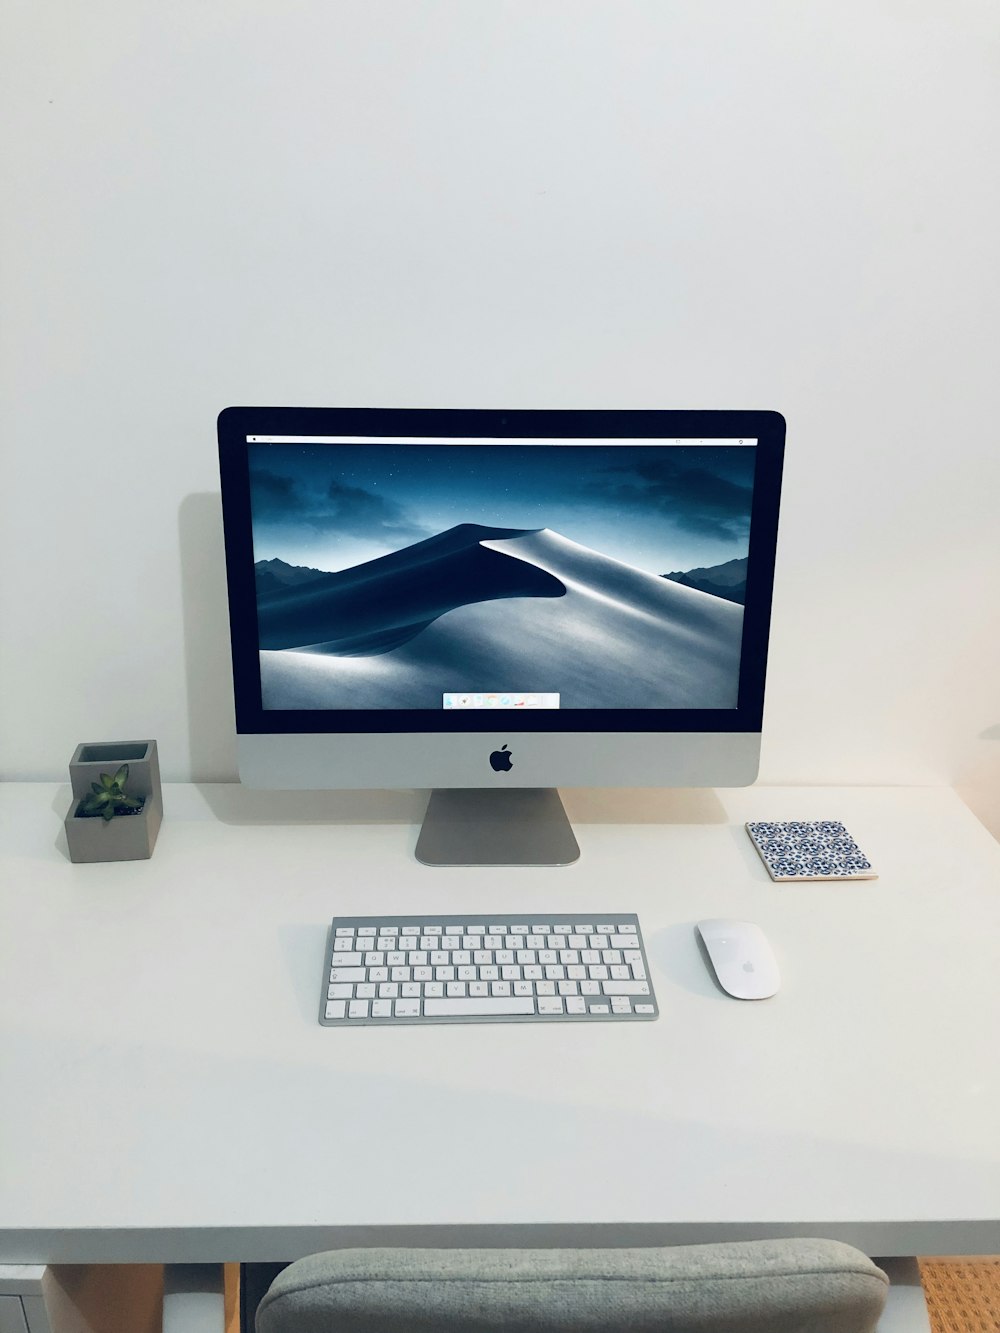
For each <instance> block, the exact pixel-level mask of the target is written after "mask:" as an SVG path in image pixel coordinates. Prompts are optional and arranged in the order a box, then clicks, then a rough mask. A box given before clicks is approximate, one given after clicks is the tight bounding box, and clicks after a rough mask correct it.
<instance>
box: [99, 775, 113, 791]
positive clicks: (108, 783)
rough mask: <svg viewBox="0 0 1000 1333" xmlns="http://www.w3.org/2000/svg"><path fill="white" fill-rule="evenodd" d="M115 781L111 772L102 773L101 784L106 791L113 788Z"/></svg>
mask: <svg viewBox="0 0 1000 1333" xmlns="http://www.w3.org/2000/svg"><path fill="white" fill-rule="evenodd" d="M114 783H115V780H114V778H113V777H112V776H111V774H110V773H102V774H101V786H102V787H103V788H104V790H105V791H110V790H111V788H112V787H113V786H114Z"/></svg>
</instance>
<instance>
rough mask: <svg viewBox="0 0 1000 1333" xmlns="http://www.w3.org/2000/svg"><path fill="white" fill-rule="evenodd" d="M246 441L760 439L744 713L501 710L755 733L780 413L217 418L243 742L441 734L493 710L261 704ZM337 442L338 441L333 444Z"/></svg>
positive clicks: (525, 723) (422, 412)
mask: <svg viewBox="0 0 1000 1333" xmlns="http://www.w3.org/2000/svg"><path fill="white" fill-rule="evenodd" d="M248 435H315V436H324V435H361V436H374V437H380V436H381V437H384V438H386V440H387V441H388V442H391V440H392V439H393V437H400V436H402V437H407V438H411V437H420V436H427V437H430V438H436V437H445V438H447V437H449V436H454V437H467V436H471V437H494V438H497V439H510V440H517V439H546V438H550V439H553V440H557V439H572V438H579V439H602V438H607V439H619V440H621V439H635V440H641V439H699V440H700V439H704V440H709V439H712V438H715V439H740V438H754V439H756V440H757V446H756V466H755V470H754V490H753V502H752V509H751V523H750V546H749V559H748V566H747V589H746V603H745V607H744V626H743V644H742V652H741V656H740V680H739V693H738V704H737V707H736V708H721V709H715V708H712V709H707V708H676V709H660V708H650V709H641V708H639V709H636V708H629V709H616V708H602V709H596V708H595V709H584V708H581V709H546V710H544V712H538V713H524V712H520V711H518V712H515V711H514V710H513V709H505V710H504V713H503V719H502V720H503V727H504V731H505V733H508V732H509V733H511V734H515V733H528V732H541V733H558V732H577V733H580V732H583V733H588V732H594V733H601V732H616V733H622V732H644V733H648V732H661V733H666V734H669V733H677V732H726V733H728V732H757V731H760V728H761V722H762V719H763V711H764V679H765V673H766V668H767V650H768V636H769V632H770V621H771V595H772V589H773V584H774V560H775V550H776V545H777V532H778V508H779V496H780V488H781V471H782V462H783V457H784V441H785V420H784V418H783V417H782V416H781V415H780V413H778V412H757V411H746V412H740V411H706V412H701V411H672V410H657V411H642V410H633V409H628V410H623V411H599V410H581V409H575V410H566V411H560V410H541V411H531V410H514V411H501V410H493V409H461V408H459V409H451V408H449V409H431V408H415V409H405V408H404V409H401V408H317V407H228V408H226V409H225V410H224V411H223V412H221V413H220V415H219V420H218V436H219V466H220V475H221V481H222V513H223V528H224V537H225V549H226V574H227V580H228V588H229V625H230V642H231V646H232V655H233V684H234V693H235V703H236V729H237V732H239V733H240V734H241V735H282V734H283V735H302V734H328V735H329V734H332V735H336V734H348V733H349V734H356V735H360V734H365V733H383V734H384V733H394V732H399V733H418V734H426V733H432V732H436V733H443V734H449V733H454V734H467V733H471V734H480V733H492V732H494V731H495V730H496V727H497V723H498V716H497V714H496V713H495V712H492V711H491V712H489V713H486V712H480V711H479V710H471V709H470V710H468V711H466V710H444V709H442V710H441V711H440V712H438V711H436V710H432V709H379V710H375V709H315V710H305V709H301V710H278V709H264V708H263V707H262V706H261V689H260V658H259V648H258V637H257V595H256V581H255V576H254V563H253V532H252V525H251V508H250V474H249V454H248V447H247V438H246V437H247V436H248ZM331 447H336V446H331Z"/></svg>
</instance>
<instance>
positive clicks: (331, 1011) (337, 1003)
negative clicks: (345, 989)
mask: <svg viewBox="0 0 1000 1333" xmlns="http://www.w3.org/2000/svg"><path fill="white" fill-rule="evenodd" d="M346 1010H347V1001H346V1000H327V1003H326V1016H327V1018H343V1017H344V1014H345V1012H346Z"/></svg>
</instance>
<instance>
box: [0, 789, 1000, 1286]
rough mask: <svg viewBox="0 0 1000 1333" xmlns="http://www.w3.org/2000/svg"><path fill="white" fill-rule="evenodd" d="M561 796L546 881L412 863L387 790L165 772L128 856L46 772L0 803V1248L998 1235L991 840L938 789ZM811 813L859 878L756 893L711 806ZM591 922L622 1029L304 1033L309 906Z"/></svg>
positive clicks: (4, 1256)
mask: <svg viewBox="0 0 1000 1333" xmlns="http://www.w3.org/2000/svg"><path fill="white" fill-rule="evenodd" d="M564 795H565V797H566V804H567V807H568V809H569V811H570V815H571V818H572V819H573V821H574V825H575V828H576V831H577V834H578V837H579V841H580V845H581V849H582V857H581V860H580V861H579V863H578V864H577V865H576V866H573V867H569V868H567V869H561V870H520V871H512V872H506V871H501V870H478V871H468V870H450V871H435V870H429V869H427V868H426V867H423V866H421V865H419V864H417V863H416V862H415V861H414V859H413V855H412V853H413V845H414V842H415V838H416V831H417V830H416V827H415V825H416V822H417V821H418V819H419V816H420V812H421V810H422V806H423V803H424V799H425V798H424V797H422V796H421V795H419V794H416V793H401V794H400V793H397V794H394V795H393V794H386V795H382V796H380V795H372V794H363V793H362V794H358V793H355V794H347V793H345V794H335V793H330V794H327V795H323V796H314V795H311V794H310V795H305V796H295V795H293V794H285V793H282V794H279V795H277V796H275V797H269V796H267V795H265V794H263V793H253V792H247V791H243V790H242V789H240V788H238V787H221V786H217V787H212V786H203V787H197V788H196V787H167V789H166V792H165V799H164V806H165V812H166V813H165V817H164V823H163V828H162V831H161V833H160V838H159V842H158V845H157V847H156V851H155V853H154V856H153V859H152V860H151V861H148V862H134V863H130V864H117V865H94V866H74V865H71V864H70V863H69V862H68V861H67V859H66V856H65V851H64V843H63V840H62V835H61V833H60V822H61V819H62V817H63V814H64V812H65V809H66V808H67V806H68V804H69V794H68V788H66V787H56V786H46V785H41V784H8V785H6V786H5V787H3V788H0V827H2V830H3V843H4V851H3V858H2V864H0V881H2V890H0V893H2V903H3V922H4V931H3V944H2V958H0V1012H2V1015H3V1020H2V1033H0V1068H2V1075H3V1086H4V1096H3V1103H2V1106H3V1111H2V1117H3V1133H2V1142H3V1148H2V1164H0V1261H3V1262H11V1263H16V1262H37V1263H41V1262H47V1261H48V1262H52V1261H63V1262H89V1261H144V1260H172V1261H184V1260H188V1261H193V1260H204V1261H209V1260H236V1259H244V1260H254V1259H258V1260H286V1259H291V1258H294V1257H296V1256H298V1255H301V1254H305V1253H308V1252H311V1251H314V1250H318V1249H322V1248H325V1247H330V1246H336V1245H344V1244H393V1243H395V1244H404V1243H407V1244H412V1243H418V1244H419V1243H423V1244H484V1245H488V1244H508V1245H510V1244H529V1243H530V1244H559V1243H562V1244H568V1243H571V1244H669V1243H682V1242H694V1241H708V1240H721V1239H731V1238H749V1237H755V1236H777V1235H790V1234H799V1235H826V1236H832V1237H835V1238H839V1239H843V1240H846V1241H849V1242H852V1243H853V1244H855V1245H857V1246H859V1247H860V1248H861V1249H863V1250H865V1251H867V1252H868V1253H870V1254H878V1255H889V1254H961V1253H980V1254H983V1253H1000V1222H998V1217H1000V1058H998V1051H1000V846H998V845H997V844H996V843H995V842H994V841H993V839H992V838H991V837H990V836H989V834H988V833H987V832H986V831H985V830H984V829H983V828H982V827H981V825H980V824H979V823H978V822H977V821H976V819H975V818H974V816H973V815H972V814H971V813H970V812H969V811H968V810H967V809H966V808H965V806H963V805H962V803H961V802H960V801H959V800H958V798H957V797H956V796H955V795H954V794H953V793H952V792H950V791H948V790H946V789H904V788H896V789H878V790H872V789H858V788H854V789H840V790H826V789H819V788H801V789H791V790H784V789H776V788H760V787H758V788H751V789H747V790H742V791H726V792H721V793H712V792H703V793H695V792H690V793H677V794H674V795H671V794H669V793H605V794H602V795H600V796H597V795H595V794H593V793H589V794H588V793H585V792H579V793H573V792H569V793H564ZM824 817H831V818H841V819H843V820H844V822H845V823H846V824H847V826H848V827H849V829H850V830H851V831H852V832H853V833H854V835H855V837H856V838H857V839H858V841H859V842H860V844H861V845H862V846H863V847H864V849H865V850H866V851H867V852H868V854H869V855H870V856H871V858H872V860H873V862H875V864H876V867H877V868H878V869H879V870H880V872H881V877H880V878H879V879H878V880H876V881H874V882H866V883H847V884H839V883H827V884H817V885H775V884H772V883H771V881H770V880H769V879H768V877H767V875H766V873H765V871H764V869H763V867H762V865H761V864H760V862H759V860H758V858H757V855H756V853H755V852H754V850H753V848H752V847H751V845H750V843H749V840H748V839H747V837H746V834H745V832H744V830H743V828H742V823H743V821H744V820H745V819H749V818H778V819H780V818H824ZM595 818H603V819H605V820H611V821H615V820H617V821H619V822H604V823H599V822H589V821H590V820H592V819H595ZM624 820H634V821H637V822H632V823H626V822H622V821H624ZM656 820H658V821H660V822H653V821H656ZM321 821H322V822H321ZM671 821H674V822H671ZM609 906H615V907H620V908H623V909H628V910H634V911H637V912H638V913H639V916H640V920H641V922H642V926H643V931H644V935H645V939H646V945H647V950H648V954H649V959H650V964H651V967H652V971H653V979H654V982H655V987H656V993H657V996H658V999H659V1002H660V1006H661V1010H662V1016H661V1017H660V1019H659V1020H658V1021H657V1022H655V1023H632V1024H623V1025H609V1024H594V1025H588V1026H586V1027H584V1026H571V1025H569V1024H565V1025H564V1024H540V1025H538V1026H537V1027H530V1026H525V1025H504V1024H483V1025H463V1026H451V1027H441V1026H426V1027H424V1026H421V1027H414V1028H400V1027H389V1028H386V1029H381V1030H376V1029H373V1028H371V1027H364V1028H360V1029H357V1030H354V1031H339V1030H330V1029H325V1028H321V1027H320V1026H319V1024H318V1023H317V1021H316V1016H317V1012H318V993H319V992H318V988H319V986H320V983H321V977H320V972H321V967H322V960H323V950H324V944H325V940H326V931H327V924H328V921H329V918H330V917H331V916H332V915H334V914H335V913H338V914H352V913H361V912H366V911H367V912H373V913H378V912H385V913H403V912H405V911H406V910H407V909H412V910H413V911H414V912H419V911H422V912H440V913H441V914H442V916H446V917H447V918H448V919H449V920H459V919H461V917H462V914H463V911H467V912H482V911H486V912H488V911H490V910H491V909H492V910H497V911H500V910H503V911H510V912H518V913H524V914H525V915H527V916H531V915H536V916H538V915H540V916H542V917H545V918H548V917H550V916H552V917H556V918H558V917H559V916H561V915H565V914H567V913H570V912H583V913H585V914H586V915H587V916H591V915H594V916H597V917H599V916H600V915H601V912H602V909H607V908H608V907H609ZM703 916H734V917H746V918H749V919H752V920H755V921H757V922H759V923H760V924H761V925H762V926H763V927H764V929H765V931H766V932H767V933H768V935H769V937H770V939H771V941H772V943H773V945H774V948H775V952H776V954H777V957H778V961H779V963H780V965H781V969H782V974H783V986H782V989H781V991H780V993H779V994H778V995H777V996H776V997H775V998H774V999H772V1000H767V1001H764V1002H759V1003H741V1002H739V1001H735V1000H731V999H729V998H727V997H726V996H725V995H724V994H723V993H722V992H721V991H720V990H719V989H718V988H717V986H716V985H715V983H714V981H713V980H712V979H711V978H710V976H709V975H708V973H707V971H706V968H705V964H704V963H703V961H702V957H701V955H700V953H699V950H698V948H697V946H696V943H695V939H694V936H693V923H694V922H695V921H696V920H697V919H699V918H700V917H703ZM486 1171H493V1172H495V1179H494V1181H493V1182H492V1183H489V1184H487V1183H484V1178H483V1174H482V1173H483V1172H486Z"/></svg>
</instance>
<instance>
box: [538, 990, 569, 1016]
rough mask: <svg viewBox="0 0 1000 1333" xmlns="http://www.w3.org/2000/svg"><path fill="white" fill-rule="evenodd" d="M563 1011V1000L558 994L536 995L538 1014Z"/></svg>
mask: <svg viewBox="0 0 1000 1333" xmlns="http://www.w3.org/2000/svg"><path fill="white" fill-rule="evenodd" d="M562 1011H563V1002H562V1000H561V999H560V998H559V996H558V995H540V996H539V997H538V1012H539V1013H540V1014H561V1013H562Z"/></svg>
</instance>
